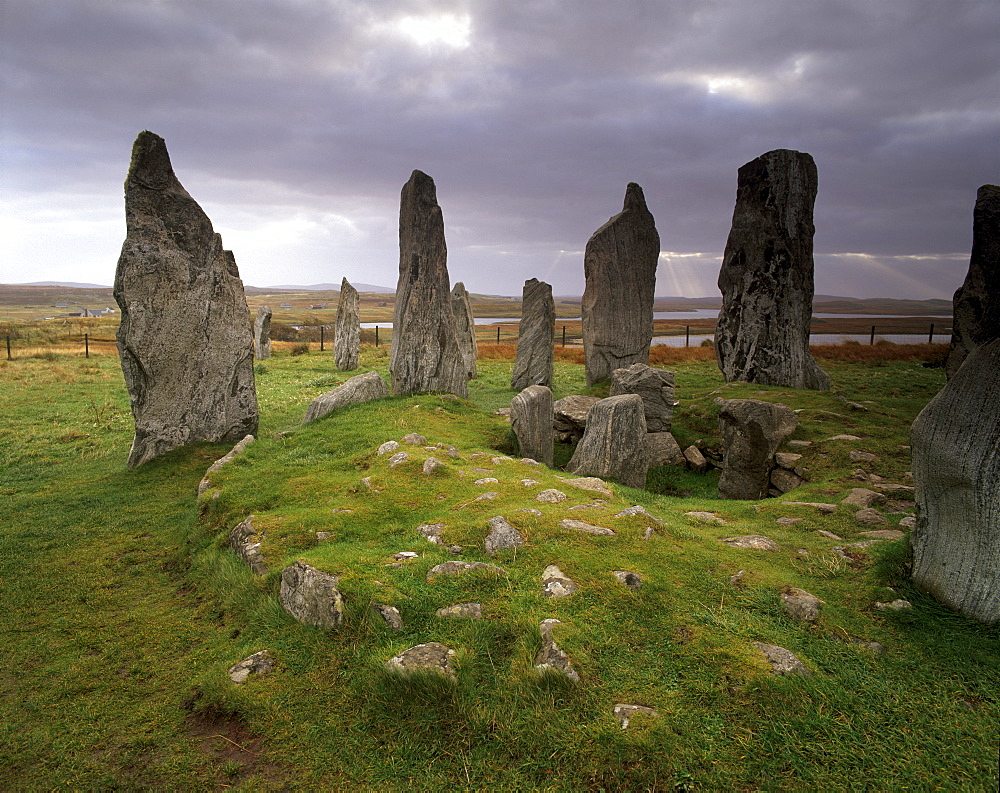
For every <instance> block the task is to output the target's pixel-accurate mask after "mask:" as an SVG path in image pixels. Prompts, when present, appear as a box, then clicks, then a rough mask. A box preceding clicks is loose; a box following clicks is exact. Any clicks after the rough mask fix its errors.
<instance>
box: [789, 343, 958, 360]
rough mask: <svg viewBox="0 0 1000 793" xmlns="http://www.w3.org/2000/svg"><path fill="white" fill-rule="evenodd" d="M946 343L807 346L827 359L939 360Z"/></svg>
mask: <svg viewBox="0 0 1000 793" xmlns="http://www.w3.org/2000/svg"><path fill="white" fill-rule="evenodd" d="M948 347H949V345H947V344H926V343H924V344H893V343H892V342H887V341H882V342H876V343H875V344H871V345H869V344H851V343H847V344H817V345H814V346H812V347H810V348H809V350H810V351H811V352H812V354H813V355H814V356H815V357H816V358H824V359H826V360H828V361H941V362H942V363H943V361H944V357H945V356H946V355H947V354H948Z"/></svg>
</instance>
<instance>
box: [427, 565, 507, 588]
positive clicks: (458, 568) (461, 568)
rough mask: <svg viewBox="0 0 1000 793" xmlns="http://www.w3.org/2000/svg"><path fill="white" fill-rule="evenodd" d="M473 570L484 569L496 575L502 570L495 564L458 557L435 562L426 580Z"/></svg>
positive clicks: (501, 573) (501, 572) (500, 573)
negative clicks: (465, 560)
mask: <svg viewBox="0 0 1000 793" xmlns="http://www.w3.org/2000/svg"><path fill="white" fill-rule="evenodd" d="M473 570H485V571H488V572H491V573H495V574H497V575H503V570H501V569H500V568H499V567H497V566H496V565H492V564H486V563H484V562H461V561H459V560H458V559H449V560H448V561H447V562H441V564H436V565H434V566H433V567H432V568H431V569H430V570H428V571H427V581H428V583H429V582H430V581H431V580H432V579H433V578H434V577H435V576H439V575H458V574H459V573H467V572H470V571H473Z"/></svg>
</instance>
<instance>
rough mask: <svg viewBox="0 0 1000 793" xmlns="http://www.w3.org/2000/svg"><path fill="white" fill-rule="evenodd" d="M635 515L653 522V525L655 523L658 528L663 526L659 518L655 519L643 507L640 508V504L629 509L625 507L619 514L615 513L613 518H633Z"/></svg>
mask: <svg viewBox="0 0 1000 793" xmlns="http://www.w3.org/2000/svg"><path fill="white" fill-rule="evenodd" d="M636 515H639V516H641V517H643V518H646V519H647V520H651V521H653V523H657V524H659V525H660V526H663V525H665V524H664V522H663V521H662V520H661V519H660V518H657V517H656V516H654V515H653V514H651V513H650V512H649V510H647V509H646V508H645V507H643V506H641V505H640V504H633V505H632V506H631V507H625V509H623V510H622V511H621V512H619V513H617V514H616V515H615V517H616V518H630V517H634V516H636Z"/></svg>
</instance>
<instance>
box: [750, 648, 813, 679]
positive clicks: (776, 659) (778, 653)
mask: <svg viewBox="0 0 1000 793" xmlns="http://www.w3.org/2000/svg"><path fill="white" fill-rule="evenodd" d="M753 646H754V647H756V648H757V649H758V650H760V652H761V654H762V655H763V656H764V657H765V658H766V659H767V661H768V663H769V664H770V665H771V674H775V675H798V676H799V677H806V676H808V675H810V674H811V672H810V671H809V670H808V669H807V668H806V666H805V664H803V663H802V662H801V661H800V660H799V659H798V658H796V657H795V654H794V653H792V651H791V650H786V649H785V648H784V647H778V646H777V645H776V644H764V642H754V643H753Z"/></svg>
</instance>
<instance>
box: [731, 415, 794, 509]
mask: <svg viewBox="0 0 1000 793" xmlns="http://www.w3.org/2000/svg"><path fill="white" fill-rule="evenodd" d="M798 423H799V420H798V417H797V416H796V415H795V411H793V410H792V409H791V408H790V407H788V406H787V405H777V404H772V403H771V402H761V401H760V400H757V399H726V400H724V401H723V402H722V407H721V409H720V410H719V430H720V432H721V433H722V443H723V446H724V448H725V450H726V460H725V464H724V466H723V469H722V476H721V477H719V497H720V498H742V499H758V498H764V497H765V496H766V495H767V491H768V487H769V485H770V480H771V469H772V468H774V453H775V452H776V451H777V450H778V447H779V446H780V445H781V442H782V441H783V440H784V439H785V438H787V437H788V436H789V435H791V434H792V432H793V431H794V430H795V428H796V427H797V426H798Z"/></svg>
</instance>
